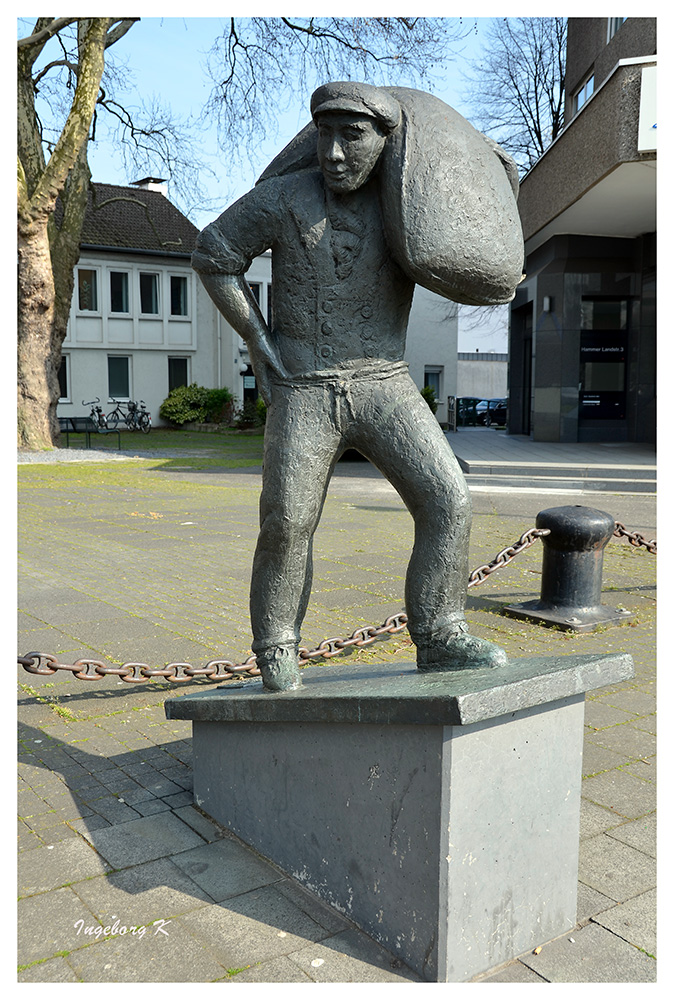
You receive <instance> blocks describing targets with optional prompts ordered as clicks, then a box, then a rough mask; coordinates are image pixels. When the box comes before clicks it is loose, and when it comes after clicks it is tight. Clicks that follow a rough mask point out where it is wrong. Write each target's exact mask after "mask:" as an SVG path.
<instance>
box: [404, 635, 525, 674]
mask: <svg viewBox="0 0 674 1000" xmlns="http://www.w3.org/2000/svg"><path fill="white" fill-rule="evenodd" d="M507 663H508V655H507V653H506V651H505V650H504V649H501V647H500V646H496V645H495V644H494V643H493V642H487V640H486V639H478V637H477V636H475V635H469V634H468V633H467V632H460V633H459V634H458V635H453V636H448V637H447V638H445V639H433V640H431V641H430V642H427V643H425V644H424V645H419V646H418V647H417V668H418V669H419V670H481V669H483V668H485V667H505V666H506V665H507Z"/></svg>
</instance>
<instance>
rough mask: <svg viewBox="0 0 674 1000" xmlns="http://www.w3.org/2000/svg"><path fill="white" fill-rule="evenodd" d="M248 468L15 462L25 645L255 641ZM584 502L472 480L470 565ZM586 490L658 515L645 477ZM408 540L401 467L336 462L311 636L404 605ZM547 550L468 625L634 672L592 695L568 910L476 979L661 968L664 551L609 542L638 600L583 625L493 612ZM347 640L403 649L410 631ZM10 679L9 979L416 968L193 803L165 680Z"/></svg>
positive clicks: (647, 972) (189, 646) (193, 686)
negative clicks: (569, 914)
mask: <svg viewBox="0 0 674 1000" xmlns="http://www.w3.org/2000/svg"><path fill="white" fill-rule="evenodd" d="M180 463H187V464H182V465H181V464H180ZM259 485H260V484H259V475H258V474H257V472H256V470H253V471H247V470H240V469H239V470H229V471H228V470H224V469H219V470H218V469H217V468H202V469H197V470H195V469H194V468H191V467H190V466H189V461H188V460H187V459H185V458H180V457H175V458H174V459H173V460H172V461H169V462H166V463H161V462H154V461H151V460H139V461H135V460H134V461H133V462H126V463H123V462H114V463H113V462H109V463H98V462H91V461H89V462H87V463H83V464H69V465H68V467H67V468H66V467H65V466H62V465H51V466H45V465H30V466H28V465H27V466H26V467H25V468H22V469H21V474H20V491H19V496H20V507H19V510H20V513H19V568H20V583H19V652H20V653H25V652H27V651H29V650H34V649H40V650H44V651H48V652H51V653H54V654H56V655H57V656H58V658H59V659H60V660H62V661H64V662H72V661H73V659H74V658H77V657H80V656H84V655H86V656H92V657H94V658H96V659H102V660H104V661H106V662H108V663H113V662H115V663H119V662H123V661H125V660H140V661H143V662H147V663H149V664H150V665H152V666H162V665H163V664H164V663H165V662H167V661H170V660H183V661H185V660H186V661H188V662H192V663H195V664H199V665H203V663H205V662H206V661H207V660H209V659H211V658H213V657H215V656H223V655H224V656H227V657H228V658H231V659H238V658H243V657H245V656H246V655H247V653H248V652H249V645H250V637H249V624H248V612H247V589H248V581H249V573H250V563H251V558H252V552H253V547H254V543H255V537H256V526H257V512H256V506H257V499H258V496H259ZM574 502H583V503H587V500H582V501H581V500H578V499H577V498H571V499H569V498H568V497H566V496H562V497H560V499H559V501H555V498H551V497H550V496H549V495H548V496H545V497H537V496H535V495H526V496H524V495H520V496H518V495H517V493H516V491H513V493H512V494H510V495H503V494H501V495H499V496H498V497H495V496H490V495H489V494H488V493H479V494H476V495H475V497H474V507H475V522H474V529H473V536H472V543H471V568H472V567H473V566H476V565H479V564H481V563H482V562H485V561H488V560H489V559H490V558H492V557H493V555H494V554H495V553H496V552H497V551H498V550H499V549H501V548H503V547H504V546H505V545H507V544H510V543H512V542H513V541H514V540H516V539H517V538H518V537H519V535H520V534H521V533H522V532H523V531H524V530H525V529H527V528H529V527H531V526H532V525H533V523H534V519H535V514H536V512H537V511H538V510H540V509H542V508H543V507H549V506H557V505H559V504H566V503H574ZM596 506H601V508H602V509H604V510H608V511H609V512H610V513H612V514H613V516H614V517H616V518H617V519H618V520H621V521H623V522H624V523H625V524H626V525H627V526H628V527H629V528H630V529H633V530H639V531H643V532H645V533H647V537H649V538H650V537H653V535H654V534H655V530H654V501H653V498H652V497H643V498H629V499H627V498H625V497H621V496H619V495H604V496H602V497H601V503H596ZM411 543H412V525H411V522H410V518H409V515H408V514H407V512H406V510H405V508H404V507H403V505H402V503H401V502H400V500H399V499H398V497H397V495H396V494H395V493H394V492H393V491H392V490H391V489H390V488H389V487H388V485H387V484H386V483H385V482H384V481H383V480H381V479H379V477H378V476H377V475H376V473H374V472H373V471H372V470H369V467H366V468H363V467H359V468H357V469H353V470H351V471H350V470H349V469H340V470H339V473H338V475H337V476H336V477H335V480H333V485H332V487H331V490H330V494H329V498H328V501H327V504H326V509H325V515H324V518H323V521H322V523H321V526H320V528H319V532H318V535H317V538H316V556H315V565H316V584H315V588H314V592H313V596H312V600H311V605H310V609H309V613H308V615H307V620H306V625H305V633H304V637H303V639H304V642H305V644H307V645H310V646H311V645H314V644H317V643H318V642H319V641H320V640H321V639H322V638H324V637H325V636H331V635H340V636H345V635H348V634H350V633H351V632H352V631H353V630H354V629H355V628H356V627H357V626H359V625H362V624H380V623H381V622H382V621H383V620H384V619H385V618H386V616H387V615H389V614H393V613H395V612H397V611H399V610H401V609H402V607H403V604H402V593H403V579H404V569H405V565H406V561H407V558H408V555H409V551H410V548H411ZM540 555H541V553H540V547H539V546H534V547H533V548H532V549H530V550H529V551H527V552H526V553H523V554H522V555H521V556H519V557H518V558H517V560H516V561H515V562H514V563H513V564H511V566H509V567H508V568H507V569H505V570H502V571H499V572H498V573H495V574H494V575H493V576H492V577H491V578H490V579H489V580H488V581H487V582H485V583H484V584H482V585H481V586H480V587H476V588H472V589H471V591H470V593H469V602H468V617H469V620H470V623H471V629H472V630H473V631H474V632H475V633H476V634H478V635H482V636H484V637H486V638H490V639H493V640H495V641H498V642H499V643H501V644H502V645H504V646H505V647H506V649H507V650H508V652H509V653H510V654H511V655H513V656H521V655H533V654H546V653H552V654H558V653H562V652H567V651H568V652H574V653H581V652H584V651H587V652H598V651H601V652H610V651H611V650H614V649H615V650H621V651H622V650H625V651H628V652H630V653H632V655H633V657H634V660H635V666H636V676H635V677H634V678H633V679H632V680H630V681H628V682H623V683H622V684H619V685H616V686H615V687H613V688H609V689H607V688H604V689H601V690H599V691H596V692H593V693H592V694H591V695H590V696H589V698H588V701H587V705H586V740H585V754H584V767H583V771H584V783H583V799H582V815H581V852H580V870H579V909H578V919H579V921H580V923H579V926H578V928H577V930H576V931H575V932H574V933H573V934H571V935H566V936H565V937H564V938H561V939H559V940H558V941H556V942H553V943H551V944H549V945H546V946H545V947H543V948H542V950H541V951H540V953H539V954H538V955H527V956H523V957H522V958H521V959H520V960H519V961H516V962H513V963H510V964H509V965H508V966H506V967H505V968H504V969H502V970H496V971H494V970H492V972H490V973H489V974H488V975H486V976H484V977H482V978H483V980H485V981H491V982H585V981H587V982H651V981H653V980H654V978H655V960H654V957H655V884H656V882H655V805H656V803H655V788H656V784H655V762H656V742H655V733H656V727H655V719H656V715H655V710H656V701H655V679H656V673H655V657H654V634H655V563H656V560H655V558H654V557H653V556H651V555H649V554H648V553H646V552H645V551H641V550H639V551H637V550H635V549H633V548H631V547H630V546H629V545H628V544H627V543H626V542H615V543H611V544H610V545H609V548H608V549H607V553H606V557H605V569H604V602H605V603H607V604H610V605H613V606H624V607H627V608H628V609H629V610H632V611H634V612H635V613H636V617H635V619H634V621H632V622H630V623H626V624H624V625H623V626H621V627H620V628H614V629H604V630H599V631H597V632H595V633H591V634H589V635H582V636H578V635H573V634H571V633H561V632H556V631H554V630H550V629H543V628H540V627H539V626H535V625H530V624H527V623H524V622H516V621H512V620H509V619H506V618H503V617H502V616H501V615H500V614H499V613H498V610H499V608H500V606H501V605H503V604H507V603H512V602H513V601H515V600H517V601H523V600H528V599H533V598H535V597H537V596H538V593H539V589H538V588H539V584H540ZM354 655H355V656H357V657H358V659H359V660H362V661H367V660H375V659H376V660H378V661H387V662H391V663H392V664H394V663H395V662H396V661H404V660H408V659H411V658H412V654H411V650H410V643H409V638H408V637H407V633H402V634H401V635H400V636H397V637H394V638H392V639H390V640H387V641H385V642H380V643H377V644H376V645H375V646H374V647H370V648H369V649H368V650H363V651H361V652H359V653H356V654H354ZM352 662H353V661H352ZM307 669H311V670H317V669H320V666H312V667H309V668H307ZM18 683H19V764H18V770H19V793H18V813H19V823H18V825H19V838H18V842H19V956H18V961H19V974H18V978H19V981H20V982H42V983H46V982H91V983H93V982H215V981H223V982H224V981H231V982H249V983H260V982H262V983H264V982H312V981H313V982H400V983H402V982H414V981H416V980H417V977H416V976H415V974H414V973H412V972H411V971H409V970H407V969H405V967H402V966H400V964H399V962H397V961H396V960H395V959H393V958H392V956H391V955H389V954H388V953H387V952H385V951H384V950H383V949H381V948H380V947H379V946H378V945H376V944H375V943H374V942H372V941H371V940H370V939H369V938H368V937H367V936H366V935H364V934H362V933H361V932H359V931H358V930H357V929H356V928H354V926H353V925H352V924H351V923H350V922H349V921H348V920H347V919H346V918H345V917H343V916H342V915H341V914H339V913H337V911H335V910H333V909H331V908H329V907H327V906H325V905H324V904H322V903H321V902H319V901H318V900H316V899H315V898H314V897H313V896H310V895H309V894H307V893H306V891H305V890H304V889H302V888H301V887H300V886H298V885H297V884H296V883H294V882H293V880H292V879H289V878H288V877H286V876H285V875H284V873H283V872H281V871H279V870H278V869H276V868H275V867H274V866H273V865H271V864H270V863H269V862H267V861H265V860H264V859H263V858H261V857H259V856H258V855H257V854H255V852H253V851H251V850H250V849H249V848H247V847H245V846H244V845H242V844H241V843H240V842H239V841H237V839H236V838H235V837H233V836H232V835H230V834H228V832H227V831H225V830H223V829H222V828H220V827H218V826H217V825H216V824H214V823H213V822H212V821H210V820H209V819H208V818H207V817H205V816H204V815H203V814H202V813H200V812H199V811H198V810H197V809H196V808H195V807H194V806H193V804H192V796H191V787H192V776H191V768H190V762H191V740H190V725H189V723H181V722H175V721H173V722H168V721H167V720H166V719H165V717H164V709H163V702H164V698H165V697H167V696H168V695H169V694H170V695H171V696H174V695H175V694H176V686H175V685H170V684H169V683H168V682H166V681H153V682H147V683H142V684H139V685H131V684H126V683H124V682H122V681H121V680H119V679H117V678H115V677H107V678H105V679H103V680H98V681H95V682H89V683H87V682H84V681H78V680H74V679H73V678H72V677H70V675H67V674H63V673H61V672H59V673H58V674H56V675H54V676H53V677H36V676H33V675H30V674H28V673H26V672H25V671H24V670H22V669H20V670H19V672H18ZM200 688H203V682H196V681H195V682H191V683H189V684H187V685H186V686H185V688H181V691H183V690H185V689H186V690H187V691H194V690H198V689H200ZM232 767H236V761H232ZM551 863H553V860H552V859H551Z"/></svg>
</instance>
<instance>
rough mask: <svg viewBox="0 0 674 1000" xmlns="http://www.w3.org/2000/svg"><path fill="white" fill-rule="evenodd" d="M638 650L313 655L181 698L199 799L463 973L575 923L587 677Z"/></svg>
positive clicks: (606, 674) (623, 662)
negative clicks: (506, 658)
mask: <svg viewBox="0 0 674 1000" xmlns="http://www.w3.org/2000/svg"><path fill="white" fill-rule="evenodd" d="M632 673H633V666H632V661H631V657H629V656H627V655H625V654H622V655H608V656H597V657H587V656H566V657H560V658H552V657H544V658H527V659H522V660H516V661H513V662H511V663H510V664H509V666H508V667H507V668H499V669H498V670H493V669H492V670H480V671H477V670H476V671H469V672H460V673H455V674H452V673H444V674H438V673H428V674H422V673H419V672H418V671H417V669H416V666H415V664H412V663H403V664H396V665H390V664H387V665H381V664H377V665H374V666H372V665H362V664H361V665H355V666H349V665H346V664H344V663H341V664H339V665H338V666H329V667H311V668H309V669H308V670H306V671H305V672H304V673H303V679H304V685H303V687H302V688H301V689H300V690H298V691H288V692H284V693H283V694H269V693H267V692H265V691H263V689H262V686H261V683H260V682H259V681H248V682H243V683H241V684H237V685H236V686H228V687H227V688H226V689H222V688H221V689H217V690H216V691H213V690H210V691H206V692H203V693H201V692H200V693H198V694H193V695H188V696H185V697H181V698H175V699H171V700H169V701H167V702H166V713H167V716H168V718H172V719H191V720H193V723H194V794H195V801H196V804H197V805H198V806H199V807H200V808H202V809H203V810H204V811H205V812H206V813H208V814H209V815H211V816H212V817H213V818H214V819H216V820H217V821H218V822H220V823H222V824H223V825H224V826H226V827H228V828H229V829H230V830H232V831H233V832H234V833H235V834H237V835H238V836H239V837H240V838H241V839H242V840H243V841H245V842H246V843H248V844H250V845H251V846H252V847H254V848H255V849H256V850H257V851H259V852H260V853H261V854H262V855H264V856H265V857H267V858H269V859H270V860H272V861H274V862H275V863H276V864H277V865H279V866H280V867H281V868H282V869H283V870H284V871H286V872H287V873H288V874H289V875H291V876H293V877H294V878H296V879H298V880H299V881H300V882H302V883H303V884H304V885H305V886H306V887H307V888H309V889H311V890H313V891H314V892H315V893H317V894H318V895H319V896H321V897H322V898H323V899H325V900H327V901H328V902H329V903H331V904H332V905H334V906H335V907H336V908H337V909H339V910H340V911H342V912H343V913H345V914H346V915H347V916H348V917H350V918H351V919H352V920H353V921H354V922H355V923H356V924H357V925H358V926H359V927H361V928H362V929H363V930H364V931H365V932H366V933H368V934H370V935H371V936H372V937H373V938H374V939H375V940H377V941H379V942H380V943H381V944H382V945H383V946H384V947H386V948H388V949H389V950H390V951H391V952H393V953H394V954H396V955H398V956H400V958H401V959H402V960H403V961H404V962H405V963H406V964H407V965H409V966H410V967H411V968H413V969H414V970H415V971H417V972H418V973H419V974H420V975H421V976H423V977H424V978H425V979H427V980H430V981H435V982H464V981H466V980H468V979H471V978H472V977H473V976H475V975H477V974H479V973H481V972H484V971H486V970H488V969H490V968H493V967H494V966H496V965H499V964H501V963H502V962H506V961H508V960H510V959H512V958H514V957H516V956H517V955H520V954H522V953H523V952H525V951H527V950H529V949H532V948H535V947H536V946H537V945H539V944H545V943H546V942H547V941H549V940H551V939H552V938H554V937H556V936H558V935H560V934H563V933H564V932H566V931H568V930H570V929H571V928H572V927H574V926H575V923H576V889H577V873H578V827H579V812H580V784H581V762H582V741H583V702H584V692H585V691H587V690H591V689H593V688H597V687H601V686H603V685H606V684H611V683H615V682H616V681H619V680H623V679H624V678H627V677H630V676H632Z"/></svg>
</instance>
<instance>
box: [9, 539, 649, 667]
mask: <svg viewBox="0 0 674 1000" xmlns="http://www.w3.org/2000/svg"><path fill="white" fill-rule="evenodd" d="M549 534H550V529H549V528H530V529H529V530H528V531H525V532H524V534H523V535H521V536H520V538H519V540H518V541H517V542H515V544H514V545H509V546H507V547H506V548H505V549H502V550H501V551H500V552H499V553H498V554H497V555H496V556H495V557H494V558H493V559H492V561H491V562H490V563H485V564H484V565H483V566H478V567H477V569H474V570H473V572H472V573H471V574H470V576H469V577H468V586H469V587H475V586H477V584H480V583H483V582H484V580H486V579H487V577H488V576H490V575H491V574H492V573H494V572H495V571H496V570H497V569H502V568H503V567H504V566H507V565H508V564H509V563H510V562H512V560H513V559H514V558H515V557H516V556H518V555H519V554H520V553H521V552H524V551H525V550H526V549H528V548H530V547H531V546H532V545H533V544H534V543H535V542H537V541H538V539H539V538H542V537H543V536H544V535H549ZM613 534H614V536H617V537H618V538H627V539H628V540H629V543H630V545H634V546H640V545H642V546H644V547H645V548H646V549H648V551H649V552H652V553H656V551H657V547H656V543H655V540H654V539H651V540H650V541H646V539H644V537H643V535H640V534H638V532H630V531H628V530H627V529H626V528H625V526H624V524H621V523H620V522H619V521H616V527H615V531H614V532H613ZM406 625H407V615H406V614H405V613H404V612H400V613H399V614H397V615H390V616H389V617H388V618H387V619H386V621H385V622H384V623H383V624H382V625H379V626H374V625H364V626H362V627H361V628H357V629H356V630H355V632H353V633H352V634H351V635H350V636H349V638H348V639H340V638H333V639H323V641H322V642H320V643H319V644H318V646H316V648H315V649H307V648H306V647H305V646H301V647H300V649H299V656H300V664H301V665H303V666H305V665H306V664H307V663H311V662H312V661H313V660H320V659H323V660H328V659H330V658H331V657H333V656H338V655H340V654H341V653H344V652H347V651H348V650H349V649H351V648H353V647H356V648H358V649H362V648H364V647H365V646H370V645H372V643H373V642H377V640H378V639H382V638H384V637H385V636H387V635H395V634H396V633H397V632H402V631H404V629H405V627H406ZM17 663H18V664H19V666H22V667H23V668H24V670H26V671H28V673H30V674H38V675H40V676H42V677H48V676H51V675H52V674H55V673H56V672H57V671H59V670H67V671H70V672H71V673H72V675H73V677H76V678H77V680H81V681H97V680H100V679H101V678H102V677H106V676H107V675H108V674H110V675H113V676H117V677H119V678H120V679H121V680H123V681H126V682H127V683H128V684H142V683H144V682H145V681H147V680H151V679H152V678H153V677H163V678H165V679H166V680H169V681H172V682H173V683H174V684H179V683H185V682H187V681H192V680H195V679H196V678H202V679H204V680H207V681H208V682H209V683H215V682H216V681H228V680H233V679H234V678H236V677H243V678H246V679H247V678H252V677H259V676H260V670H259V668H258V667H256V666H255V654H254V653H253V654H251V656H249V657H248V658H247V659H246V660H244V661H243V663H234V662H233V661H232V660H224V659H223V660H209V662H208V663H207V664H206V665H205V666H204V667H194V666H192V664H190V663H182V662H175V663H167V664H166V666H165V667H150V666H149V664H147V663H136V662H129V663H123V664H122V666H121V667H109V666H107V665H106V664H105V663H103V662H102V661H101V660H94V659H89V658H86V657H85V658H82V659H79V660H75V662H74V663H59V661H58V660H57V658H56V657H55V656H53V655H52V654H51V653H39V652H31V653H26V655H25V656H18V657H17Z"/></svg>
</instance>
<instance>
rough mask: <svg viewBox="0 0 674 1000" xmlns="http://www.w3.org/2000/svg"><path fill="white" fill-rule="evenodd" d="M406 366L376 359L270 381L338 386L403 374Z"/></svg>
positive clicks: (296, 386) (287, 384)
mask: <svg viewBox="0 0 674 1000" xmlns="http://www.w3.org/2000/svg"><path fill="white" fill-rule="evenodd" d="M408 368H409V366H408V364H407V362H406V361H379V360H378V361H377V362H376V363H367V364H364V365H362V366H360V367H359V368H325V369H320V370H319V371H312V372H302V373H301V374H299V375H292V376H290V377H288V378H283V377H281V376H279V375H272V376H271V379H270V381H271V382H272V384H273V385H278V386H284V387H286V388H289V389H301V388H308V387H311V386H318V385H324V386H334V387H335V388H338V387H342V386H344V385H345V384H352V383H354V382H366V381H376V382H378V381H380V380H381V379H387V378H392V377H394V376H395V375H402V374H405V373H406V372H407V371H408Z"/></svg>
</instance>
